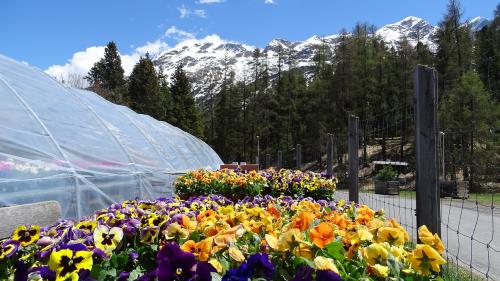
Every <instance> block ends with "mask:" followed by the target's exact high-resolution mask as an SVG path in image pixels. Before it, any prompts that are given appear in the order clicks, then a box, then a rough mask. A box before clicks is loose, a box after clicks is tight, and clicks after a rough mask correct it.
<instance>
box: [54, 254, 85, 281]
mask: <svg viewBox="0 0 500 281" xmlns="http://www.w3.org/2000/svg"><path fill="white" fill-rule="evenodd" d="M49 268H50V269H51V270H53V271H55V272H56V281H60V280H61V281H62V280H67V279H69V278H71V280H78V279H79V275H78V273H79V272H80V271H81V270H91V269H92V252H89V251H73V250H71V249H61V250H59V251H53V252H52V254H51V255H50V259H49Z"/></svg>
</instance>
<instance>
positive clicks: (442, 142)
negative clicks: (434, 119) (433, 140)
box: [439, 131, 446, 181]
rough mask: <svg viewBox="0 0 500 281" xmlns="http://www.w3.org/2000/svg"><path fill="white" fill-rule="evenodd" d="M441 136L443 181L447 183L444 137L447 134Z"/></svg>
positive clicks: (442, 133)
mask: <svg viewBox="0 0 500 281" xmlns="http://www.w3.org/2000/svg"><path fill="white" fill-rule="evenodd" d="M439 135H440V136H441V146H440V147H441V169H442V174H441V175H442V177H443V180H444V181H446V174H445V172H446V170H445V168H444V135H445V133H444V132H441V131H440V132H439Z"/></svg>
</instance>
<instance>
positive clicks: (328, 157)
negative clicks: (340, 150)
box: [326, 134, 333, 176]
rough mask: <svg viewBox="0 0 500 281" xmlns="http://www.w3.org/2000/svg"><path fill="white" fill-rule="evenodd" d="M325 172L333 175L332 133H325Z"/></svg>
mask: <svg viewBox="0 0 500 281" xmlns="http://www.w3.org/2000/svg"><path fill="white" fill-rule="evenodd" d="M326 149H327V150H326V174H327V175H328V176H332V175H333V134H328V135H327V142H326Z"/></svg>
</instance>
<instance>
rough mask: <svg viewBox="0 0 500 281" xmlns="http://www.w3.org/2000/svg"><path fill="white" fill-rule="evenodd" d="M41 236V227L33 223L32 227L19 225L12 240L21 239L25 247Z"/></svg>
mask: <svg viewBox="0 0 500 281" xmlns="http://www.w3.org/2000/svg"><path fill="white" fill-rule="evenodd" d="M39 238H40V227H39V226H38V225H32V226H30V227H26V226H25V225H21V226H19V227H17V228H16V229H15V230H14V232H13V233H12V240H16V241H19V242H20V243H21V246H23V247H26V246H29V245H31V244H33V243H35V242H36V241H38V239H39Z"/></svg>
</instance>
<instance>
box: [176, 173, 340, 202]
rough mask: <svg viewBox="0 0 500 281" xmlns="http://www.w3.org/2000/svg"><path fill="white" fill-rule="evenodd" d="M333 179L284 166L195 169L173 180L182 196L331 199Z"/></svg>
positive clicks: (333, 186) (335, 181) (334, 184)
mask: <svg viewBox="0 0 500 281" xmlns="http://www.w3.org/2000/svg"><path fill="white" fill-rule="evenodd" d="M336 183H337V180H336V178H334V177H331V176H326V175H323V174H318V173H313V172H302V171H292V170H286V169H281V170H279V171H277V170H274V169H268V170H264V171H260V172H256V171H250V172H243V171H239V170H234V171H232V170H219V171H207V170H196V171H192V172H189V173H187V174H185V175H183V176H181V177H179V178H178V179H177V181H176V182H175V190H176V192H177V194H179V196H181V197H182V198H185V199H187V198H189V197H190V196H199V195H210V194H217V195H224V196H227V197H229V198H231V199H242V198H244V197H245V196H256V195H273V196H281V195H288V196H293V197H295V198H299V197H312V198H314V199H324V200H331V199H333V193H334V191H335V186H336Z"/></svg>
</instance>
